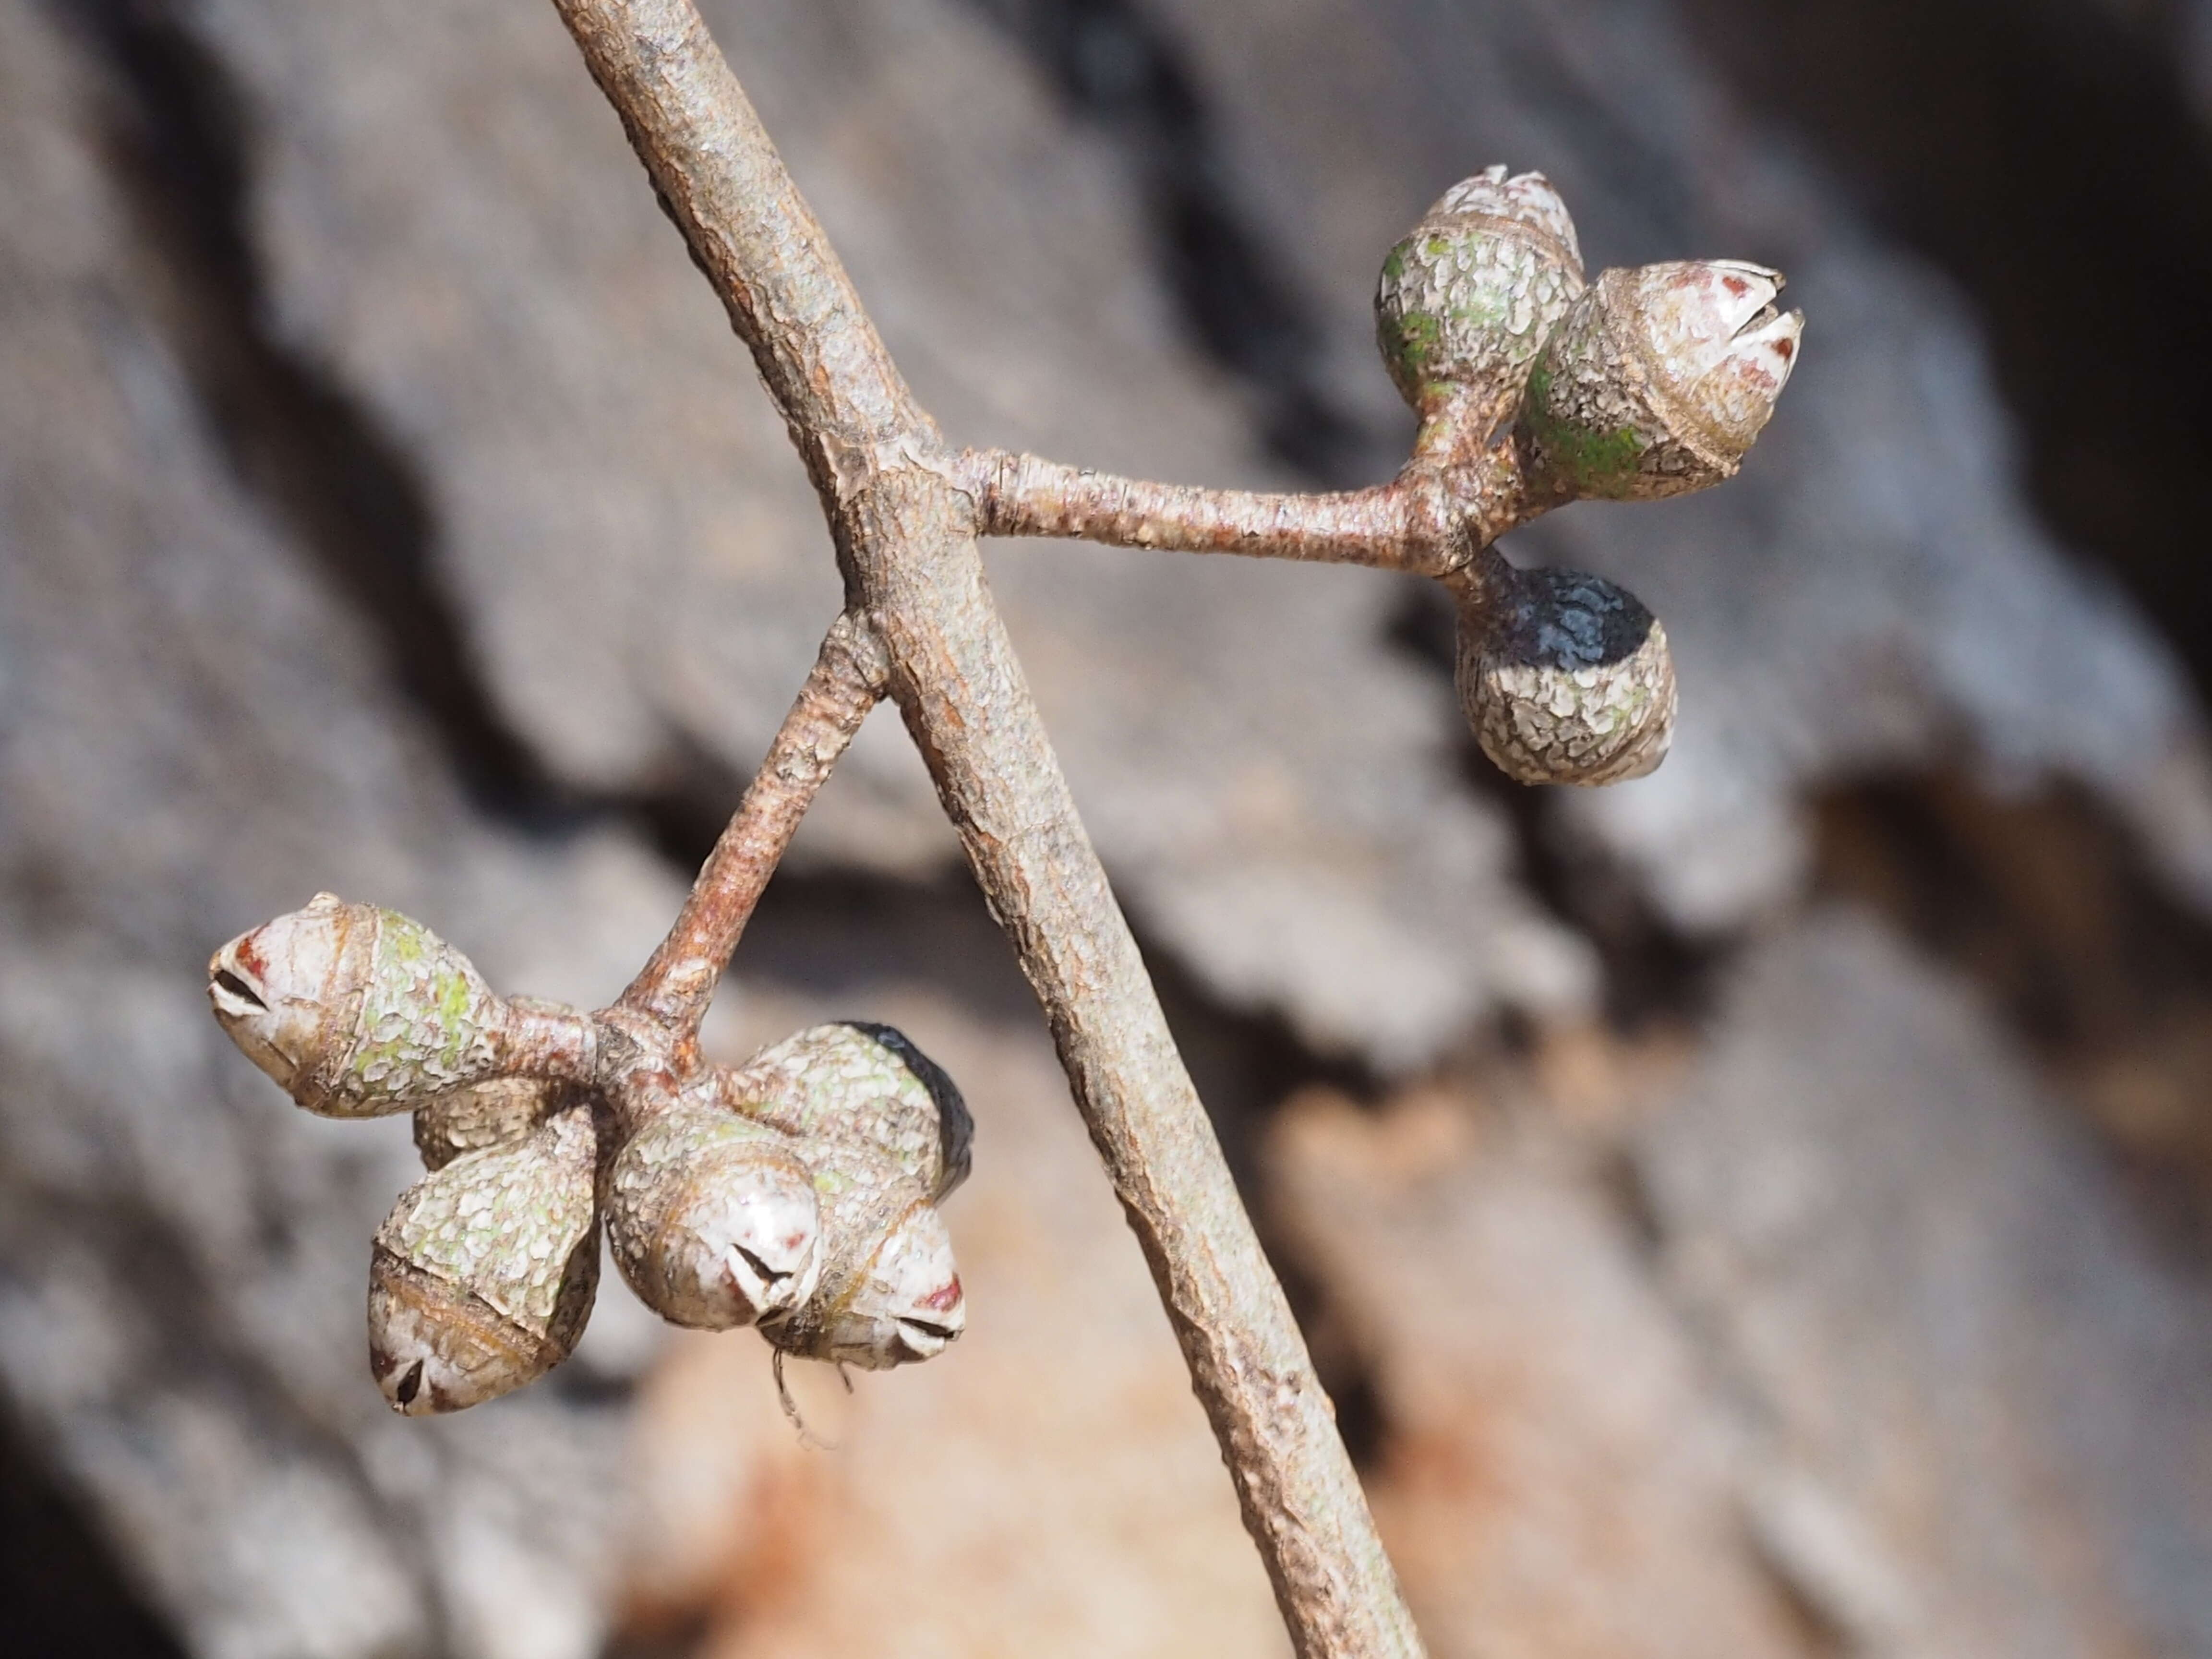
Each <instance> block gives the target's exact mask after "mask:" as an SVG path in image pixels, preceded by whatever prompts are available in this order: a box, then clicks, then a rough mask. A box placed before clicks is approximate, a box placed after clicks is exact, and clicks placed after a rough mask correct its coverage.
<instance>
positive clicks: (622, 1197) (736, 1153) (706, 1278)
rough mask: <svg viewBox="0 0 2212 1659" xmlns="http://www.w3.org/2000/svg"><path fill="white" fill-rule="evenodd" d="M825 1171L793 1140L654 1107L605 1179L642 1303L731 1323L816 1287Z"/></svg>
mask: <svg viewBox="0 0 2212 1659" xmlns="http://www.w3.org/2000/svg"><path fill="white" fill-rule="evenodd" d="M819 1178H820V1176H819V1171H818V1170H816V1169H814V1168H811V1167H810V1166H809V1164H806V1163H804V1162H802V1161H801V1160H800V1159H799V1157H798V1155H797V1152H796V1151H795V1149H794V1146H793V1142H792V1140H791V1139H790V1137H788V1136H787V1135H784V1134H782V1133H779V1132H778V1131H776V1130H775V1129H773V1128H771V1127H768V1126H766V1125H763V1124H759V1123H754V1122H750V1121H747V1120H746V1119H744V1118H742V1117H740V1116H738V1115H736V1114H735V1113H732V1112H727V1111H725V1110H723V1109H721V1108H720V1107H719V1106H713V1105H702V1104H699V1103H694V1102H692V1101H689V1100H680V1101H674V1102H670V1103H666V1104H665V1105H663V1106H661V1107H660V1108H659V1109H658V1110H654V1111H653V1112H651V1113H650V1114H649V1115H647V1117H646V1119H645V1121H643V1122H642V1123H641V1124H640V1125H639V1126H638V1127H637V1129H636V1131H635V1133H633V1134H632V1135H631V1136H630V1138H629V1140H628V1142H627V1143H625V1144H624V1146H623V1149H622V1150H621V1152H618V1153H617V1154H616V1156H615V1159H614V1164H613V1167H612V1168H611V1170H610V1171H609V1172H608V1176H607V1238H608V1242H609V1243H610V1244H611V1245H612V1246H613V1250H614V1258H615V1264H616V1266H617V1267H620V1268H621V1269H622V1274H623V1279H626V1280H627V1281H629V1287H630V1288H631V1289H632V1290H634V1291H636V1292H637V1294H638V1297H639V1299H640V1300H641V1301H642V1302H643V1303H644V1304H646V1306H647V1307H648V1308H651V1309H652V1310H653V1312H655V1313H657V1314H659V1316H661V1317H662V1318H663V1319H665V1320H667V1321H668V1322H670V1323H671V1324H676V1325H688V1326H691V1327H693V1328H698V1329H703V1330H711V1331H726V1330H732V1329H735V1328H738V1327H739V1326H744V1325H751V1324H755V1323H757V1322H759V1321H760V1320H762V1319H764V1318H768V1317H770V1316H775V1315H776V1314H780V1313H782V1312H785V1311H787V1310H789V1309H791V1308H793V1307H794V1306H796V1305H797V1304H799V1303H801V1302H803V1301H805V1299H806V1298H807V1297H809V1296H811V1295H812V1294H813V1291H814V1287H815V1283H816V1280H817V1278H818V1276H819V1274H820V1272H821V1269H822V1266H823V1263H822V1260H821V1253H820V1251H819V1249H818V1248H817V1233H818V1231H819V1225H820V1223H819V1218H818V1216H817V1207H816V1202H815V1188H816V1184H817V1181H818V1180H819Z"/></svg>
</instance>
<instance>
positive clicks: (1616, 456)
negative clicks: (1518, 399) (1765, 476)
mask: <svg viewBox="0 0 2212 1659" xmlns="http://www.w3.org/2000/svg"><path fill="white" fill-rule="evenodd" d="M1782 283H1783V279H1782V275H1781V273H1780V272H1779V271H1774V270H1767V269H1766V268H1765V266H1763V265H1754V264H1744V263H1743V262H1742V261H1741V260H1735V259H1712V260H1705V261H1702V262H1683V263H1675V264H1656V265H1642V266H1638V267H1637V268H1635V269H1633V270H1608V271H1606V272H1604V273H1603V274H1602V275H1601V276H1599V277H1598V279H1597V281H1596V282H1595V283H1592V284H1591V285H1590V286H1589V288H1588V289H1585V290H1584V291H1583V294H1582V295H1581V297H1580V298H1578V299H1577V301H1575V302H1574V304H1573V305H1571V306H1570V307H1568V309H1567V313H1566V315H1565V317H1564V318H1562V319H1560V322H1559V327H1558V328H1557V329H1556V330H1555V331H1553V335H1552V337H1551V339H1550V341H1549V343H1547V345H1546V346H1545V348H1544V350H1543V353H1542V355H1541V356H1539V357H1538V358H1537V360H1536V364H1535V368H1534V371H1533V372H1532V373H1531V374H1530V376H1529V380H1528V396H1527V398H1525V399H1524V401H1523V403H1522V411H1521V417H1520V422H1519V425H1518V427H1517V428H1516V437H1517V439H1518V443H1519V447H1520V451H1521V456H1522V468H1523V471H1524V474H1525V476H1526V477H1527V478H1528V487H1529V489H1530V493H1531V495H1533V496H1534V497H1535V498H1536V499H1539V500H1542V499H1547V498H1548V499H1552V500H1570V499H1572V498H1575V497H1578V496H1595V497H1601V498H1604V499H1607V500H1613V501H1653V500H1657V499H1659V498H1660V497H1662V496H1667V495H1686V494H1687V493H1688V492H1690V491H1691V490H1693V489H1705V487H1706V486H1707V485H1709V484H1714V483H1719V482H1720V481H1721V480H1722V479H1723V478H1726V477H1732V476H1733V475H1734V474H1735V471H1736V469H1737V468H1738V467H1739V466H1740V465H1741V464H1742V461H1743V457H1744V454H1745V453H1746V452H1747V451H1748V450H1749V449H1750V447H1751V446H1752V442H1753V440H1755V439H1756V438H1757V437H1758V436H1759V432H1760V430H1761V429H1762V428H1764V427H1765V425H1766V422H1767V418H1768V416H1771V415H1772V414H1773V412H1774V404H1775V399H1776V398H1779V397H1780V396H1781V395H1782V388H1783V386H1784V384H1786V383H1787V382H1788V380H1789V379H1790V370H1791V368H1794V367H1795V366H1796V360H1797V347H1798V337H1799V335H1800V333H1801V332H1802V330H1803V328H1804V325H1805V318H1804V313H1802V312H1796V311H1788V312H1778V311H1777V310H1776V309H1775V306H1774V300H1775V296H1776V295H1778V293H1779V292H1780V291H1781V289H1782Z"/></svg>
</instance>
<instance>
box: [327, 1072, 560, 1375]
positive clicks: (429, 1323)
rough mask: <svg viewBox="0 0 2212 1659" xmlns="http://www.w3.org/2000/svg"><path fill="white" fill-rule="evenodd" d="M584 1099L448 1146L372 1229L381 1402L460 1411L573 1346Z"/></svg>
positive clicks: (372, 1336) (372, 1328)
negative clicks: (509, 1133) (440, 1163)
mask: <svg viewBox="0 0 2212 1659" xmlns="http://www.w3.org/2000/svg"><path fill="white" fill-rule="evenodd" d="M596 1153H597V1136H596V1134H595V1133H594V1131H593V1127H592V1114H591V1109H590V1108H589V1107H588V1106H585V1105H577V1106H573V1107H570V1108H568V1109H566V1110H563V1111H562V1112H560V1113H558V1114H557V1115H555V1116H554V1117H552V1118H551V1119H550V1120H549V1121H546V1122H545V1123H544V1124H542V1125H541V1126H540V1127H538V1128H537V1129H536V1130H534V1131H532V1133H529V1134H528V1135H526V1137H525V1138H524V1139H521V1140H519V1141H515V1142H513V1143H511V1144H509V1145H507V1146H496V1147H493V1148H491V1149H489V1150H488V1151H483V1152H471V1153H469V1154H466V1155H465V1156H462V1157H459V1158H454V1159H453V1160H452V1161H451V1162H449V1163H447V1164H445V1165H444V1167H442V1168H441V1169H440V1170H437V1171H436V1172H435V1173H434V1174H432V1175H431V1176H428V1178H427V1179H425V1180H423V1181H422V1182H417V1183H416V1185H415V1186H413V1187H411V1188H409V1189H408V1190H407V1192H406V1193H405V1194H404V1195H403V1196H402V1197H401V1198H400V1200H399V1201H398V1204H396V1205H394V1206H392V1213H391V1214H390V1215H389V1216H387V1217H386V1218H385V1222H384V1225H382V1226H381V1227H380V1228H379V1229H378V1230H377V1234H376V1244H375V1249H374V1255H373V1257H372V1263H371V1267H370V1271H369V1290H368V1348H369V1364H370V1367H371V1369H372V1370H374V1373H375V1376H376V1382H377V1386H378V1387H379V1388H380V1389H382V1390H383V1391H384V1397H385V1398H386V1400H388V1401H391V1403H392V1408H393V1409H394V1410H395V1411H399V1412H403V1413H407V1414H408V1415H410V1416H422V1415H427V1414H429V1413H438V1412H452V1411H459V1410H461V1409H463V1408H464V1407H469V1406H474V1405H477V1404H480V1403H481V1402H483V1401H486V1400H490V1399H494V1398H495V1397H497V1396H498V1395H502V1394H507V1393H508V1392H510V1391H512V1390H513V1389H519V1388H520V1387H522V1386H523V1385H524V1384H525V1383H532V1382H534V1381H536V1380H537V1379H538V1377H540V1376H544V1374H545V1373H546V1372H547V1371H549V1370H551V1369H552V1368H553V1367H554V1366H556V1365H557V1364H560V1363H561V1361H562V1360H563V1359H566V1358H568V1355H569V1354H570V1353H571V1352H574V1348H575V1346H576V1340H577V1339H578V1338H579V1337H580V1336H581V1335H582V1334H583V1330H584V1322H585V1321H586V1319H587V1318H588V1317H589V1316H590V1315H591V1310H592V1297H593V1294H594V1292H595V1291H597V1289H598V1285H599V1228H598V1225H597V1223H596V1221H595V1219H594V1214H593V1193H592V1188H593V1181H594V1176H595V1173H596V1164H597V1156H596Z"/></svg>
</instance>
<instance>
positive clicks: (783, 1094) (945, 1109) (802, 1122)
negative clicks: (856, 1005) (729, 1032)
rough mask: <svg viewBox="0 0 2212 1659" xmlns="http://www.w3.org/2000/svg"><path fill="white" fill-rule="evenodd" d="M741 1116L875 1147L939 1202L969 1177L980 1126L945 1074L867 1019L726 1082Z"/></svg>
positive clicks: (766, 1057) (788, 1047)
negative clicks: (972, 1153) (976, 1124)
mask: <svg viewBox="0 0 2212 1659" xmlns="http://www.w3.org/2000/svg"><path fill="white" fill-rule="evenodd" d="M719 1094H720V1098H721V1099H722V1100H723V1101H724V1102H725V1103H726V1104H727V1105H729V1106H730V1107H731V1109H732V1110H735V1111H738V1112H742V1113H744V1115H747V1116H749V1117H752V1118H756V1119H757V1120H759V1121H762V1122H765V1123H772V1124H774V1125H775V1127H778V1128H780V1129H782V1130H784V1131H785V1132H786V1133H790V1134H794V1135H799V1136H802V1137H805V1138H808V1139H830V1140H841V1141H848V1142H851V1143H853V1144H854V1145H857V1146H865V1147H867V1148H869V1149H871V1150H872V1151H874V1152H877V1153H878V1154H879V1155H881V1156H883V1157H884V1158H889V1159H890V1161H891V1162H892V1163H894V1164H897V1165H898V1166H899V1168H901V1169H902V1170H905V1171H906V1172H907V1173H908V1175H910V1176H914V1177H915V1180H917V1181H919V1182H921V1184H922V1187H923V1188H924V1189H925V1190H926V1191H927V1193H928V1194H929V1196H930V1197H931V1199H932V1200H937V1199H941V1198H943V1197H944V1196H945V1194H948V1193H950V1192H951V1191H952V1189H953V1188H956V1187H957V1186H958V1185H959V1184H960V1183H961V1182H963V1181H965V1180H966V1179H967V1178H968V1169H969V1157H970V1148H971V1146H972V1143H973V1141H974V1138H975V1121H974V1119H973V1118H971V1117H970V1116H969V1112H968V1105H967V1103H966V1102H965V1101H963V1099H961V1097H960V1091H959V1090H958V1089H957V1087H955V1086H954V1085H953V1082H952V1079H951V1078H950V1077H948V1076H946V1075H945V1071H944V1068H943V1067H941V1066H939V1065H938V1064H937V1063H936V1062H935V1061H933V1060H931V1059H930V1058H929V1056H928V1055H927V1054H923V1053H922V1052H921V1049H920V1048H916V1047H915V1044H914V1042H913V1041H912V1040H911V1039H910V1038H908V1036H906V1034H905V1033H904V1032H902V1031H900V1030H896V1028H895V1027H892V1026H889V1025H877V1024H868V1023H866V1022H865V1021H860V1020H841V1021H838V1022H836V1023H835V1024H827V1025H814V1026H810V1027H808V1028H807V1029H806V1030H804V1031H801V1032H799V1033H798V1034H797V1035H796V1036H789V1037H787V1038H785V1039H784V1040H783V1041H782V1042H779V1043H777V1044H776V1045H775V1047H773V1048H765V1049H763V1050H762V1051H761V1052H760V1053H759V1054H755V1055H754V1056H753V1057H752V1058H751V1059H750V1060H747V1061H746V1062H745V1063H744V1065H743V1066H739V1067H738V1068H737V1069H736V1070H734V1071H731V1072H726V1073H723V1074H722V1076H721V1077H720V1080H719Z"/></svg>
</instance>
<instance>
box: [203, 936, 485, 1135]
mask: <svg viewBox="0 0 2212 1659" xmlns="http://www.w3.org/2000/svg"><path fill="white" fill-rule="evenodd" d="M208 997H209V1000H210V1002H212V1003H213V1004H214V1006H215V1016H216V1019H217V1020H218V1021H219V1022H220V1023H221V1024H222V1028H223V1030H226V1031H228V1033H229V1034H230V1036H231V1040H232V1041H233V1042H236V1043H237V1044H238V1046H239V1047H240V1048H241V1049H243V1050H244V1051H245V1052H246V1055H247V1056H248V1057H249V1058H250V1059H251V1060H252V1061H253V1062H254V1064H256V1065H257V1066H260V1067H261V1069H262V1070H263V1071H264V1072H266V1073H269V1075H270V1077H272V1078H274V1079H276V1082H277V1083H278V1084H279V1085H281V1086H282V1087H283V1089H284V1090H285V1091H286V1092H287V1093H289V1095H290V1096H291V1097H292V1098H293V1099H294V1100H295V1101H297V1102H298V1103H300V1104H301V1105H302V1106H304V1107H306V1108H307V1109H308V1110H309V1111H311V1112H319V1113H321V1114H323V1115H325V1116H331V1117H374V1116H377V1115H382V1114H384V1113H387V1112H398V1111H406V1110H409V1109H411V1108H413V1107H414V1106H416V1105H417V1104H418V1103H421V1102H422V1100H423V1099H424V1098H425V1097H428V1096H432V1095H436V1094H441V1093H443V1092H445V1091H447V1090H451V1089H454V1088H458V1087H460V1086H462V1085H466V1084H470V1083H475V1082H479V1081H482V1080H483V1079H487V1078H489V1077H490V1076H492V1075H494V1070H493V1068H494V1065H495V1053H494V1038H495V1028H496V1026H497V1024H498V1021H499V1018H500V1014H501V1004H500V1001H499V999H498V998H497V997H495V996H494V995H493V994H492V993H491V990H490V988H489V987H488V986H486V985H485V983H484V982H483V978H482V976H481V975H478V974H477V970H476V969H475V968H474V967H472V966H471V964H470V963H469V960H468V958H467V957H464V956H463V955H461V953H460V952H459V951H456V950H454V949H453V946H451V945H447V943H446V942H445V941H444V940H443V939H440V938H438V936H437V935H436V934H435V933H431V932H430V930H429V929H428V928H427V927H423V926H422V923H420V922H418V921H410V919H408V918H407V917H405V916H403V915H399V914H398V912H397V911H393V910H382V909H379V908H377V907H376V906H374V905H372V904H349V903H347V902H345V901H344V900H343V899H341V898H339V897H338V896H337V895H336V894H334V893H318V894H316V895H315V896H314V898H313V900H312V901H311V902H309V903H308V904H307V907H306V908H304V909H300V910H295V911H293V912H291V913H290V914H289V915H282V916H278V917H277V918H276V920H275V921H270V922H265V923H264V924H263V925H262V926H261V927H256V928H254V929H253V930H252V932H250V933H242V934H240V936H239V937H238V938H236V939H233V940H231V942H230V943H229V944H228V945H224V946H223V947H222V950H220V951H216V954H215V956H214V958H213V959H212V960H211V961H210V963H208Z"/></svg>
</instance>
